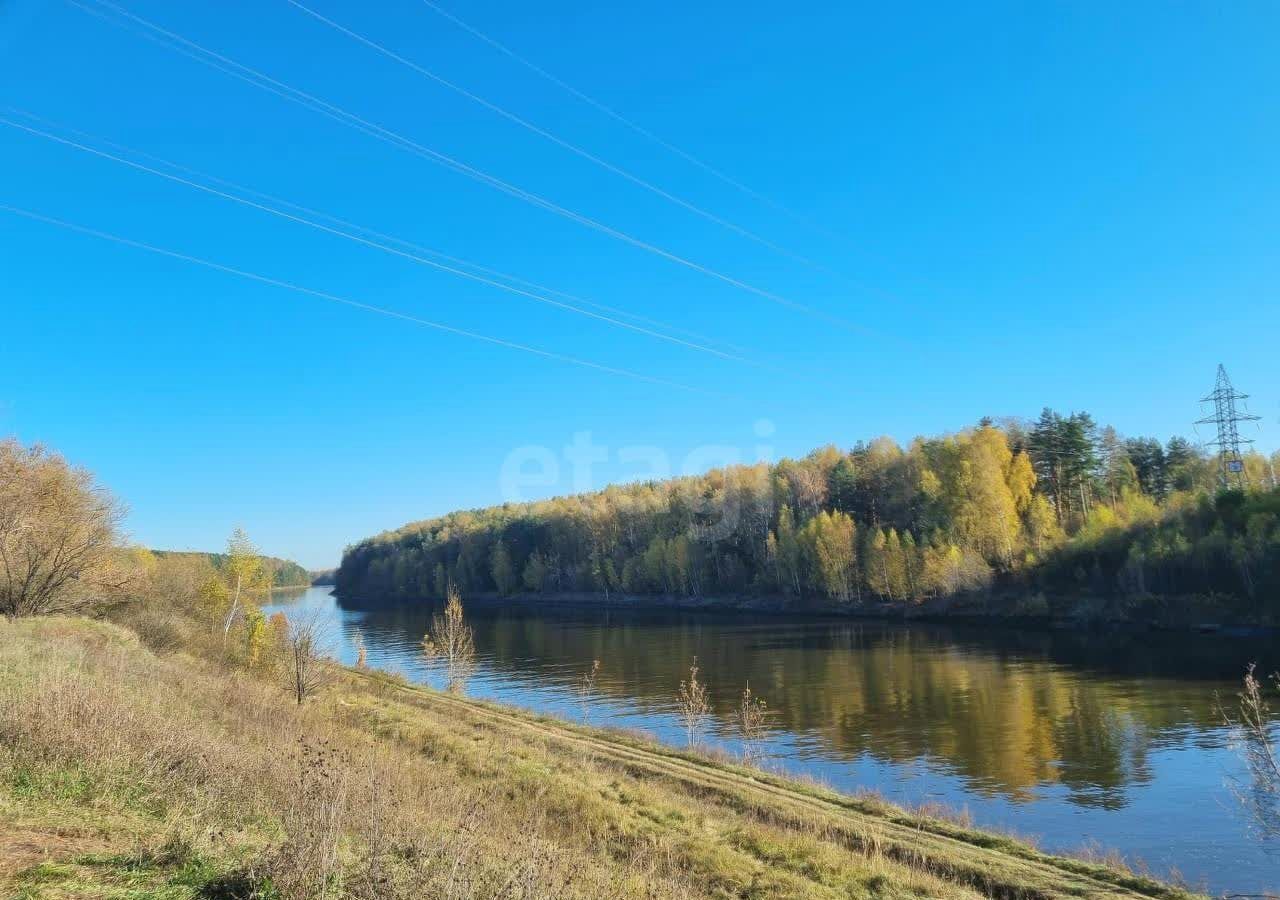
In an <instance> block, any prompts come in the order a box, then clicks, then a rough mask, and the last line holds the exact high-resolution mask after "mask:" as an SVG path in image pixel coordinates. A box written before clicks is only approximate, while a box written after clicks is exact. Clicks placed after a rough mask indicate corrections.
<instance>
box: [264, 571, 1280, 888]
mask: <svg viewBox="0 0 1280 900" xmlns="http://www.w3.org/2000/svg"><path fill="white" fill-rule="evenodd" d="M328 591H329V589H328V588H312V589H310V590H308V591H306V592H304V593H299V594H296V595H277V596H276V598H275V604H274V605H273V606H272V607H270V609H269V610H268V611H269V612H276V611H283V612H284V613H285V614H286V615H289V616H295V615H309V614H313V613H315V614H321V615H324V616H327V617H329V618H330V620H331V622H332V635H333V639H334V644H335V650H336V652H337V654H338V655H339V656H340V657H341V658H342V659H343V661H345V662H352V661H354V659H355V650H354V643H353V641H354V638H355V636H356V635H357V634H359V635H361V636H362V637H363V639H364V641H365V644H366V645H367V647H368V655H369V664H370V665H371V666H373V667H376V668H381V669H386V670H388V671H394V672H400V673H402V674H404V675H405V676H407V677H409V678H410V679H413V680H416V681H423V682H427V683H430V684H433V685H435V686H437V687H439V686H442V679H441V677H440V673H439V672H438V671H437V670H436V669H435V668H434V667H432V666H431V665H428V664H426V663H425V662H424V661H423V660H422V658H421V656H420V654H419V643H420V641H421V640H422V635H423V633H424V632H425V630H426V628H427V623H428V621H429V619H430V615H431V609H430V608H429V607H427V606H425V605H414V606H396V607H375V608H361V607H359V606H356V605H351V604H347V603H346V602H345V601H340V600H338V599H337V598H335V597H333V596H331V595H330V594H329V592H328ZM467 612H468V618H469V619H470V621H471V624H472V625H473V627H474V629H475V634H476V646H477V651H478V657H479V668H478V670H477V673H476V676H475V677H474V678H473V679H472V681H471V682H470V683H469V685H468V692H469V693H471V694H473V695H475V696H479V697H485V698H489V699H494V700H499V701H502V702H504V703H511V704H515V705H518V706H523V707H527V708H531V709H537V710H541V711H550V712H554V713H559V714H562V715H564V716H567V717H575V718H576V717H577V716H578V715H579V706H578V704H577V701H576V698H575V696H574V694H573V688H572V683H573V680H574V679H575V678H577V677H578V676H579V675H580V674H581V673H582V671H583V670H584V669H585V668H586V667H587V666H589V665H590V662H591V660H593V659H599V660H601V661H602V663H603V665H602V669H601V675H600V679H599V683H598V692H599V699H598V700H596V702H595V704H594V706H593V709H592V713H591V718H592V722H593V723H594V724H608V725H617V726H624V727H638V728H643V729H646V730H648V731H650V732H653V733H655V734H656V735H657V736H658V737H660V738H661V739H663V740H665V741H668V742H670V743H673V744H679V743H682V742H683V741H684V733H683V731H682V730H681V729H680V727H679V725H678V723H677V721H676V716H675V710H674V696H675V693H676V688H677V686H678V684H679V682H680V680H681V678H684V677H687V674H688V668H689V664H690V662H691V661H692V660H693V658H694V657H697V659H698V662H699V665H700V666H701V667H702V671H703V674H704V676H705V679H706V680H707V681H708V682H709V685H710V689H711V699H712V703H713V708H714V710H715V713H716V716H715V721H714V723H713V724H712V726H711V729H710V731H711V738H712V740H714V741H715V742H716V743H719V744H721V745H723V746H725V747H727V748H729V749H731V750H732V749H734V748H735V746H736V745H735V741H734V738H733V734H732V729H731V723H730V716H731V715H732V712H733V710H734V709H735V707H736V703H737V699H738V696H739V694H740V692H741V690H742V687H743V685H744V684H746V683H747V682H750V684H751V689H752V691H753V692H755V693H757V694H759V695H760V696H763V697H765V698H766V699H767V701H768V704H769V708H770V709H771V710H773V713H774V714H773V716H772V721H771V723H770V724H771V727H772V732H771V736H770V738H769V742H768V752H769V756H770V765H771V766H773V767H776V768H778V769H781V770H784V771H787V772H791V773H802V774H804V775H807V776H809V777H813V778H816V779H819V780H821V781H824V782H827V783H829V784H831V785H832V786H833V787H835V788H837V789H840V790H844V791H849V792H854V791H857V790H859V789H872V790H875V791H878V792H879V793H881V794H883V795H884V796H886V797H887V798H889V799H891V800H895V801H897V802H900V803H906V804H912V805H915V804H921V803H942V804H945V805H947V806H949V807H953V808H963V809H967V810H968V811H969V812H970V814H971V815H972V816H973V818H974V820H975V822H976V823H977V824H979V825H982V826H987V827H995V828H1001V829H1004V830H1007V831H1012V832H1015V833H1017V834H1019V835H1022V836H1025V837H1029V838H1033V839H1034V840H1036V841H1037V842H1038V843H1039V845H1040V846H1041V847H1043V848H1045V849H1048V850H1064V851H1072V850H1080V849H1082V848H1085V847H1090V846H1092V847H1099V848H1107V849H1116V850H1118V851H1120V853H1122V854H1123V855H1124V856H1125V857H1126V858H1127V859H1128V860H1129V861H1130V862H1131V863H1134V864H1142V865H1145V866H1147V867H1149V868H1150V869H1151V870H1152V871H1154V872H1156V873H1158V874H1163V875H1169V874H1171V873H1175V872H1177V873H1181V875H1182V876H1183V877H1184V878H1185V879H1187V880H1188V881H1190V882H1192V883H1193V884H1196V885H1200V886H1204V887H1207V888H1208V889H1210V890H1212V891H1214V892H1236V893H1258V892H1260V891H1263V890H1268V889H1269V890H1276V889H1278V888H1280V846H1271V847H1268V846H1266V845H1264V844H1261V843H1259V842H1258V841H1257V840H1256V839H1255V838H1254V837H1252V836H1251V834H1250V832H1249V829H1248V823H1247V821H1246V820H1245V818H1244V816H1242V815H1241V814H1240V812H1239V810H1238V805H1237V802H1236V800H1235V798H1234V796H1233V793H1232V787H1231V785H1232V784H1233V783H1236V784H1238V786H1239V787H1241V788H1243V789H1246V790H1247V789H1248V787H1249V784H1248V779H1247V774H1246V773H1245V772H1244V770H1243V769H1242V767H1241V765H1240V764H1239V761H1238V759H1237V757H1236V754H1235V753H1234V752H1233V751H1232V750H1231V749H1230V748H1229V747H1228V746H1227V745H1228V734H1227V733H1226V732H1225V730H1224V729H1223V728H1222V727H1221V726H1220V725H1219V720H1218V717H1217V716H1216V715H1215V713H1214V696H1215V693H1216V692H1217V693H1221V694H1222V695H1223V696H1224V697H1228V698H1230V697H1233V696H1234V694H1235V691H1236V690H1237V685H1238V684H1239V677H1240V675H1241V673H1242V672H1243V669H1244V666H1245V664H1246V663H1247V662H1250V661H1257V662H1259V663H1260V664H1263V665H1266V666H1269V667H1270V668H1268V669H1267V671H1271V670H1272V669H1274V668H1277V667H1280V648H1277V647H1275V646H1272V645H1267V644H1259V643H1251V642H1248V641H1238V640H1228V639H1219V638H1211V637H1191V636H1182V635H1178V636H1171V635H1155V636H1153V635H1098V634H1076V633H1040V632H1033V633H1028V632H1019V631H1014V630H1007V629H997V628H974V627H951V626H947V627H943V626H934V625H912V626H900V625H894V624H882V623H861V622H849V621H843V620H809V621H801V622H790V621H782V620H779V619H777V618H769V617H756V616H748V615H739V614H717V613H697V614H694V613H681V612H671V611H633V610H624V611H620V610H604V609H600V610H593V609H531V608H529V607H511V606H507V607H484V606H482V605H480V604H472V605H471V606H470V607H469V608H468V611H467Z"/></svg>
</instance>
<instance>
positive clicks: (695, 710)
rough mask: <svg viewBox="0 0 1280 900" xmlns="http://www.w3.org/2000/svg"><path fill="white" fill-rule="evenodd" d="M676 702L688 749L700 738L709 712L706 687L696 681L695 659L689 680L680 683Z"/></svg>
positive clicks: (694, 745) (696, 667)
mask: <svg viewBox="0 0 1280 900" xmlns="http://www.w3.org/2000/svg"><path fill="white" fill-rule="evenodd" d="M676 701H677V705H678V708H679V712H680V721H681V722H682V723H683V724H684V733H685V737H686V739H687V741H688V744H689V746H690V747H696V746H698V741H699V740H700V738H701V734H702V726H703V723H704V722H705V721H706V718H707V716H708V715H709V714H710V712H711V705H710V703H709V702H708V700H707V686H706V685H705V684H703V683H702V682H701V681H699V680H698V660H697V659H696V658H695V659H694V661H693V665H692V666H690V667H689V680H688V681H682V682H680V690H679V692H678V693H677V694H676Z"/></svg>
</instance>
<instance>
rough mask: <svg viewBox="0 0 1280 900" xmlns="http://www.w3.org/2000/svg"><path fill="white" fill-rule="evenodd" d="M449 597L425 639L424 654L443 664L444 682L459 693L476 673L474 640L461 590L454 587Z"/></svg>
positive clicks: (449, 590) (451, 587)
mask: <svg viewBox="0 0 1280 900" xmlns="http://www.w3.org/2000/svg"><path fill="white" fill-rule="evenodd" d="M446 595H447V596H448V598H449V599H448V602H447V603H445V607H444V612H442V613H436V614H435V616H433V617H432V619H431V629H430V630H429V631H428V632H427V635H426V637H424V638H423V639H422V652H423V654H424V655H425V656H426V657H427V658H428V659H441V660H443V661H444V667H445V682H446V684H447V685H448V688H449V690H450V691H451V692H453V693H459V692H461V691H462V689H463V688H464V687H465V686H466V683H467V679H468V678H469V677H471V672H472V671H473V670H474V669H475V663H476V644H475V636H474V635H473V634H472V631H471V626H470V625H468V624H467V623H466V619H465V618H464V617H463V613H462V596H461V595H460V594H459V593H458V589H457V588H456V587H454V586H453V585H452V584H451V585H449V587H448V590H447V592H446Z"/></svg>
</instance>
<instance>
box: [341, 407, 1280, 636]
mask: <svg viewBox="0 0 1280 900" xmlns="http://www.w3.org/2000/svg"><path fill="white" fill-rule="evenodd" d="M1275 463H1276V460H1275V459H1271V460H1268V459H1267V458H1265V457H1263V456H1261V455H1258V454H1252V455H1250V456H1249V457H1247V458H1246V459H1245V472H1244V476H1245V480H1246V483H1247V484H1248V485H1249V486H1250V487H1249V489H1248V490H1247V491H1245V492H1227V493H1220V492H1219V487H1220V485H1219V472H1218V461H1217V458H1216V457H1210V456H1208V455H1206V454H1205V453H1204V452H1203V451H1201V450H1200V449H1198V448H1197V447H1195V446H1194V445H1192V444H1191V443H1190V442H1188V441H1186V440H1184V439H1182V438H1174V439H1172V440H1170V441H1169V442H1168V443H1167V444H1161V443H1160V442H1159V441H1156V440H1153V439H1148V438H1136V439H1128V440H1126V439H1123V438H1121V437H1120V436H1119V435H1118V434H1117V433H1116V431H1115V429H1113V428H1110V427H1106V428H1099V427H1098V426H1096V425H1095V423H1094V422H1093V420H1092V418H1091V417H1090V416H1089V415H1087V414H1085V413H1074V414H1071V415H1069V416H1063V415H1060V414H1058V413H1056V412H1054V411H1052V410H1048V409H1046V410H1045V411H1044V412H1043V413H1042V415H1041V416H1040V418H1039V419H1038V420H1037V421H1035V422H1034V423H1026V422H1019V421H1006V422H1002V423H999V424H996V423H994V422H992V421H989V420H984V421H983V422H981V423H980V424H979V425H977V426H976V427H974V428H972V429H968V430H965V431H962V432H960V433H958V434H953V435H945V436H942V437H933V438H917V439H916V440H914V441H912V442H911V444H910V446H908V447H906V448H903V447H900V446H899V445H898V444H896V443H895V442H894V441H892V440H891V439H889V438H879V439H877V440H875V441H872V442H871V443H869V444H860V445H858V446H856V447H854V448H853V449H852V450H849V451H847V452H842V451H840V450H837V449H836V448H834V447H825V448H822V449H820V450H816V451H814V452H813V453H811V454H809V455H808V456H806V457H805V458H803V459H798V460H794V459H785V460H782V461H781V462H778V463H776V464H772V465H769V464H763V463H761V464H757V465H751V466H735V467H730V468H725V469H717V470H715V471H711V472H708V473H706V474H705V475H699V476H693V477H687V478H679V479H673V480H668V481H660V482H659V481H650V482H644V483H636V484H627V485H620V486H614V487H609V488H607V489H605V490H603V491H599V492H595V493H589V494H581V495H575V496H568V497H558V498H555V499H550V500H544V501H539V502H534V503H525V504H507V505H503V506H499V507H491V508H488V509H481V510H472V511H464V512H455V513H450V514H449V515H446V516H442V517H440V518H437V519H431V520H427V521H424V522H416V523H413V524H410V525H406V526H404V527H403V528H400V529H398V530H396V531H392V532H387V533H384V534H381V535H378V536H376V537H373V538H369V539H367V540H365V541H362V542H360V543H358V544H356V545H354V546H352V547H349V548H348V549H347V551H346V553H345V554H344V556H343V560H342V565H341V566H340V567H339V569H338V572H337V576H336V581H337V586H338V590H339V591H340V592H341V593H344V594H347V595H349V596H353V597H361V598H367V599H385V598H399V599H418V598H438V597H441V596H443V594H444V592H445V589H446V587H447V585H448V584H450V583H455V584H457V585H458V587H459V588H460V589H461V590H462V591H463V593H464V594H467V593H472V594H474V593H496V594H499V595H504V596H509V595H515V594H529V595H537V594H542V593H563V592H574V593H579V592H594V593H599V594H601V595H604V596H608V595H609V594H611V593H614V592H618V593H625V594H629V595H644V594H649V595H664V596H676V597H689V598H709V599H712V600H714V599H721V598H724V599H736V598H741V597H749V596H761V597H774V598H779V599H781V600H782V601H783V602H784V603H786V604H791V605H795V606H797V607H801V606H807V607H813V606H827V607H830V606H841V605H856V604H867V603H871V602H875V603H895V604H920V603H923V602H925V601H928V600H930V599H934V598H942V597H953V596H957V595H981V594H988V593H990V592H991V591H992V589H993V588H1003V587H1010V588H1017V589H1019V590H1025V591H1046V592H1073V593H1077V594H1078V593H1085V592H1088V593H1091V594H1094V595H1099V596H1110V597H1124V598H1138V597H1161V596H1164V597H1168V596H1175V595H1178V596H1181V595H1185V594H1190V593H1197V594H1217V595H1223V596H1229V597H1233V598H1236V599H1238V600H1241V601H1248V603H1247V604H1246V605H1247V606H1249V608H1250V609H1251V610H1252V611H1254V612H1259V611H1262V606H1263V604H1264V603H1265V604H1269V605H1270V612H1271V613H1280V608H1277V607H1280V602H1278V601H1277V599H1276V598H1277V596H1278V595H1280V590H1278V589H1280V583H1278V580H1280V574H1278V573H1280V525H1278V521H1280V520H1278V516H1280V493H1278V492H1277V490H1276V479H1275ZM1263 598H1265V600H1264V599H1263Z"/></svg>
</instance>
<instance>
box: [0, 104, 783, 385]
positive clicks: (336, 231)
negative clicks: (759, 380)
mask: <svg viewBox="0 0 1280 900" xmlns="http://www.w3.org/2000/svg"><path fill="white" fill-rule="evenodd" d="M0 124H2V125H7V126H9V127H10V128H15V129H18V130H21V131H25V132H27V133H29V134H32V135H36V136H38V137H42V138H45V139H47V140H50V141H53V142H56V143H59V144H62V145H65V146H68V147H72V148H74V149H77V150H80V151H82V152H85V153H88V154H91V155H94V156H98V157H101V158H103V159H107V160H110V161H112V162H116V163H119V164H121V165H124V166H127V167H129V168H132V169H136V170H138V171H140V172H145V173H147V174H150V175H155V176H157V177H159V178H163V179H166V180H169V181H172V182H175V183H177V184H182V185H186V186H187V187H190V188H193V189H195V190H198V191H203V192H204V193H207V194H210V195H212V196H215V197H219V198H222V199H225V200H230V201H232V202H234V203H239V204H241V205H244V206H248V207H250V208H252V209H257V210H260V211H262V212H265V213H268V214H270V215H273V216H277V217H279V218H282V219H287V220H289V221H292V222H297V223H298V224H300V225H305V226H307V227H308V228H314V229H316V230H318V231H322V232H325V233H327V234H331V235H334V236H335V237H340V238H344V239H346V240H349V241H353V242H355V243H358V244H363V245H365V246H367V247H372V248H374V249H377V250H381V251H383V252H385V253H389V254H392V255H394V256H398V257H401V258H404V259H408V260H410V261H412V262H416V263H419V264H421V265H425V266H429V267H431V268H434V269H438V270H440V271H443V272H447V273H450V274H453V275H457V276H459V277H462V278H466V279H469V280H471V281H475V282H478V283H480V284H484V285H488V286H490V287H495V288H498V289H499V290H503V291H507V292H509V293H512V294H516V295H518V296H522V297H526V298H528V299H531V300H534V301H537V302H539V303H545V304H547V305H550V306H554V307H558V308H561V309H565V310H571V311H573V312H576V313H578V314H580V315H583V316H586V317H588V318H592V319H597V320H599V321H603V322H606V323H609V324H612V325H616V326H618V327H620V328H624V329H627V330H629V331H634V332H637V333H639V334H644V335H647V336H649V337H653V338H656V339H658V340H663V341H667V342H670V343H673V344H678V345H681V346H684V347H687V348H689V349H692V350H696V351H699V352H703V353H709V354H711V355H713V356H718V357H721V358H723V359H730V360H734V361H737V362H743V363H747V364H748V365H764V364H762V363H756V362H754V361H752V360H748V359H746V358H745V357H740V356H736V355H734V354H731V353H726V352H725V351H722V350H717V349H715V348H714V347H708V346H705V345H702V344H696V343H694V342H692V341H686V340H684V339H683V338H679V337H675V336H673V335H668V334H663V333H662V332H660V331H656V330H654V329H651V328H645V327H644V326H640V325H633V324H631V323H630V322H624V321H622V320H621V319H617V318H614V317H611V316H606V315H603V314H601V313H595V312H592V311H590V310H587V309H582V308H580V307H576V306H574V305H572V304H570V303H565V302H563V301H559V300H555V299H553V298H550V297H543V296H541V295H539V294H535V293H533V292H532V291H527V290H524V289H523V288H519V287H515V286H513V285H509V284H504V283H502V282H500V281H496V280H494V279H492V278H488V277H485V276H482V275H476V274H474V273H472V272H467V271H466V270H464V269H459V268H457V267H455V266H450V265H445V264H443V263H438V262H436V261H434V260H431V259H428V258H426V257H424V256H421V255H419V254H416V253H411V252H408V251H405V250H400V249H397V248H396V247H394V246H390V245H388V244H385V243H379V242H378V241H375V240H370V239H369V238H365V237H361V236H360V235H358V234H353V233H351V232H348V231H343V230H342V229H341V228H334V227H331V226H328V225H325V224H323V223H321V222H316V221H313V220H311V219H307V218H306V217H304V216H300V215H295V214H293V213H289V212H286V211H284V210H280V209H276V208H275V207H272V206H269V205H267V204H265V203H259V202H257V201H254V200H250V199H248V198H245V197H239V196H236V195H235V194H231V193H228V192H226V191H222V190H218V189H217V188H212V187H209V186H208V185H204V184H200V183H199V182H196V181H192V180H191V179H188V178H183V177H181V176H179V175H174V174H172V173H170V172H164V171H162V170H160V169H156V168H153V167H151V166H146V165H143V164H142V163H138V162H135V161H133V160H129V159H126V158H124V157H122V156H116V155H115V154H112V153H107V152H106V151H104V150H99V149H97V148H94V147H91V146H89V145H87V144H82V143H80V142H78V141H73V140H70V139H69V138H65V137H60V136H58V135H55V134H52V133H50V132H47V131H42V130H41V129H38V128H33V127H31V126H29V125H24V124H22V123H21V122H15V121H13V120H12V119H8V118H5V117H4V116H0Z"/></svg>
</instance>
